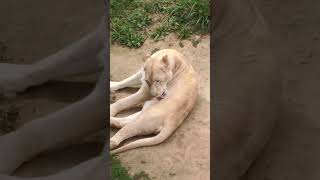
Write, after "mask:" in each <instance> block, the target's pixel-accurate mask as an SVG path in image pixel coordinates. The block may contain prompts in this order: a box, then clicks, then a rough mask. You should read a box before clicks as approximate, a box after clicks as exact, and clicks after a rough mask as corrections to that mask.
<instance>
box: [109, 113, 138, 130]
mask: <svg viewBox="0 0 320 180" xmlns="http://www.w3.org/2000/svg"><path fill="white" fill-rule="evenodd" d="M141 112H142V111H138V112H136V113H134V114H131V115H130V116H127V117H121V118H117V117H110V125H111V126H112V127H115V128H122V127H124V126H125V125H127V124H128V123H130V122H133V121H135V120H136V119H137V118H138V117H139V115H140V114H141Z"/></svg>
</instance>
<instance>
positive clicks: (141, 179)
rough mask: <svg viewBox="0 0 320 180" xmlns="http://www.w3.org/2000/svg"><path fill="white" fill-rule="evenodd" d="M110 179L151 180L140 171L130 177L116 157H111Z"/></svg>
mask: <svg viewBox="0 0 320 180" xmlns="http://www.w3.org/2000/svg"><path fill="white" fill-rule="evenodd" d="M111 179H112V180H151V178H150V177H149V175H148V174H147V173H146V172H144V171H141V172H139V173H137V174H135V175H134V176H133V177H130V176H129V174H128V170H127V169H126V168H125V167H124V166H123V165H122V164H121V162H120V160H119V159H118V158H117V156H111Z"/></svg>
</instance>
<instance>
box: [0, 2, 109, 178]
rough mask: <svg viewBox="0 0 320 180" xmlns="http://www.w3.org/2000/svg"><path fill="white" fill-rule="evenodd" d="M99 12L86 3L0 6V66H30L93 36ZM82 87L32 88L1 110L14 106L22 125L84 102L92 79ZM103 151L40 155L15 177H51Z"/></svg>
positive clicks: (98, 5) (93, 147) (94, 147)
mask: <svg viewBox="0 0 320 180" xmlns="http://www.w3.org/2000/svg"><path fill="white" fill-rule="evenodd" d="M103 6H104V4H103V1H99V2H98V1H88V0H69V1H61V2H59V3H57V2H56V1H52V0H31V1H24V0H22V1H18V0H2V1H1V3H0V56H1V58H0V63H1V62H9V63H20V64H24V63H26V64H29V63H32V62H35V61H39V60H41V58H44V57H46V56H48V55H50V54H52V53H55V52H56V51H58V50H59V49H61V48H63V47H65V46H66V45H68V44H69V43H71V42H73V41H74V40H76V39H78V38H80V37H81V36H83V35H85V34H86V33H88V32H89V31H91V30H93V29H94V28H95V27H96V26H97V25H98V24H99V22H100V20H101V16H102V15H103V10H104V9H103ZM84 22H85V23H84ZM0 74H1V73H0ZM84 81H85V82H54V83H47V84H45V85H43V86H39V87H34V88H30V89H28V90H27V91H26V92H24V93H22V94H20V95H19V96H18V97H17V99H15V100H10V101H3V100H1V101H0V106H7V105H15V106H17V107H18V108H19V109H20V118H19V119H18V123H19V124H22V123H24V122H27V121H30V120H33V119H35V118H37V117H40V116H45V115H47V114H50V113H51V112H54V111H56V110H58V109H61V108H63V107H65V106H67V105H69V104H70V103H72V102H75V101H77V100H79V99H81V98H83V97H84V96H86V95H87V94H88V93H89V92H90V91H91V89H92V88H93V86H94V82H92V81H91V78H89V79H88V78H87V79H84ZM101 148H102V146H101V144H97V143H88V144H81V145H73V146H71V147H68V148H65V149H61V150H58V151H55V152H50V153H44V154H42V155H40V156H39V157H37V158H35V159H33V160H31V161H30V162H27V163H25V164H24V165H23V166H22V167H21V168H19V169H18V170H17V172H16V173H15V174H16V175H18V176H42V175H48V174H53V173H56V172H58V171H60V170H63V169H66V168H69V167H72V166H74V165H77V164H79V163H80V162H83V161H85V160H87V159H89V158H91V157H93V156H96V155H97V154H98V153H100V152H101ZM0 152H1V150H0ZM1 163H3V162H1Z"/></svg>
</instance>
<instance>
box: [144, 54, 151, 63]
mask: <svg viewBox="0 0 320 180" xmlns="http://www.w3.org/2000/svg"><path fill="white" fill-rule="evenodd" d="M150 57H151V56H150V55H149V54H146V55H144V56H143V57H142V62H143V63H145V62H146V61H147V60H148V59H149V58H150Z"/></svg>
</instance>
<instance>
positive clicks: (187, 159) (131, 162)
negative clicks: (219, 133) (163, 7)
mask: <svg viewBox="0 0 320 180" xmlns="http://www.w3.org/2000/svg"><path fill="white" fill-rule="evenodd" d="M182 44H183V47H180V45H179V40H177V39H176V38H175V37H174V36H172V35H171V36H169V37H167V38H166V39H165V40H164V41H160V42H153V41H151V40H148V41H147V42H145V44H144V45H143V46H142V47H141V48H139V49H128V48H124V47H120V46H117V45H113V46H112V48H111V77H112V78H111V79H112V80H115V81H118V80H122V79H124V78H126V77H128V76H130V75H131V74H133V73H135V72H136V71H137V70H138V69H139V68H140V67H141V65H142V59H141V58H142V56H143V54H144V53H150V52H151V51H152V50H154V49H156V48H158V49H164V48H173V49H176V50H178V51H180V52H182V53H183V54H185V55H186V56H187V57H189V58H190V60H191V62H192V65H193V66H194V68H195V69H196V71H197V72H198V74H199V77H200V78H199V79H200V93H199V99H198V102H197V104H196V106H195V109H194V110H193V111H192V113H191V114H190V116H189V117H188V118H187V119H186V120H185V122H184V123H183V124H182V126H181V127H180V128H179V129H178V130H177V131H176V132H175V133H174V134H173V135H172V136H171V137H170V138H169V139H168V140H167V141H165V142H164V143H162V144H160V145H157V146H153V147H144V148H139V149H134V150H130V151H127V152H124V153H121V154H119V158H120V159H121V161H122V162H123V163H124V165H125V166H126V167H127V168H128V169H129V173H130V174H134V173H138V172H140V171H145V172H146V173H148V174H149V175H150V177H151V178H154V179H172V180H174V179H177V180H181V179H184V180H196V179H197V180H198V179H201V180H202V179H203V180H205V179H209V176H210V165H209V164H210V154H209V152H210V109H209V108H210V54H209V53H210V48H209V45H210V38H209V37H208V36H206V37H203V38H202V40H201V42H200V43H199V44H198V46H197V47H196V48H195V47H193V46H192V43H191V42H190V41H183V42H182ZM133 92H134V90H132V89H131V90H122V91H120V92H119V93H117V94H116V98H117V99H119V98H122V97H123V96H126V95H128V94H131V93H133ZM114 132H115V131H112V132H111V136H112V135H113V134H114Z"/></svg>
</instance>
